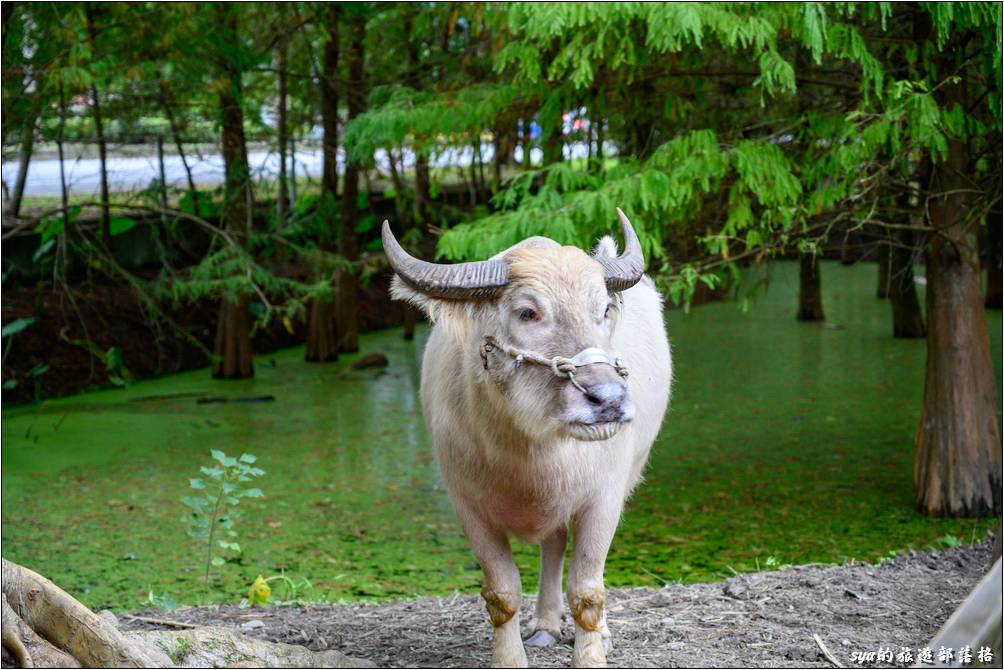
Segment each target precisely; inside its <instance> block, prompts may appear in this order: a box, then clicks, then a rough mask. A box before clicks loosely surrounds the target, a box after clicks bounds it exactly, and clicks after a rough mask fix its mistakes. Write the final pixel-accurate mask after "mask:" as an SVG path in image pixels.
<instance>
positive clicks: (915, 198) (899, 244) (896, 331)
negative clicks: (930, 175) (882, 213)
mask: <svg viewBox="0 0 1004 670" xmlns="http://www.w3.org/2000/svg"><path fill="white" fill-rule="evenodd" d="M899 209H901V210H904V211H907V212H909V218H908V219H907V220H908V222H909V223H910V224H912V225H913V226H914V227H920V226H922V225H923V223H924V213H923V211H922V209H921V200H920V193H919V182H916V181H913V182H911V183H910V191H909V192H907V193H905V194H904V195H903V196H901V197H900V203H899ZM890 237H891V239H890V241H889V246H888V249H889V269H888V273H889V277H888V287H889V304H890V305H891V306H892V334H893V337H899V338H921V337H924V336H926V335H927V329H926V328H925V327H924V315H923V314H921V312H920V302H919V301H918V300H917V285H916V282H915V281H914V279H913V261H914V253H915V251H916V248H915V236H914V233H913V231H912V230H907V229H904V228H896V229H893V230H892V231H891V232H890Z"/></svg>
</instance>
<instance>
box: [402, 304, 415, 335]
mask: <svg viewBox="0 0 1004 670" xmlns="http://www.w3.org/2000/svg"><path fill="white" fill-rule="evenodd" d="M417 322H418V310H417V309H415V308H414V307H412V306H411V305H408V304H406V305H405V306H404V339H406V340H414V339H415V324H416V323H417Z"/></svg>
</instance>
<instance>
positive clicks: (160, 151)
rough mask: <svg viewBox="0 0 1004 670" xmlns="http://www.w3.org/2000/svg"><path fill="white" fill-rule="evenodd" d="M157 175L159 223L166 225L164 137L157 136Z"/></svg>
mask: <svg viewBox="0 0 1004 670" xmlns="http://www.w3.org/2000/svg"><path fill="white" fill-rule="evenodd" d="M157 174H158V176H159V177H160V187H159V188H158V189H157V191H158V193H157V195H159V196H160V210H161V211H160V223H161V224H162V225H164V226H166V225H167V211H166V210H167V170H166V169H165V168H164V137H163V135H157Z"/></svg>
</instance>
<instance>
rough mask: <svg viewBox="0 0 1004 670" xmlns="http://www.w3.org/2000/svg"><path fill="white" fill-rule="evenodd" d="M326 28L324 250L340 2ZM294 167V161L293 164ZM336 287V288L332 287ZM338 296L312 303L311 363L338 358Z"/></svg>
mask: <svg viewBox="0 0 1004 670" xmlns="http://www.w3.org/2000/svg"><path fill="white" fill-rule="evenodd" d="M325 11H326V14H325V20H326V23H325V27H326V28H327V32H328V39H327V41H326V42H325V44H324V65H323V70H322V72H321V77H320V79H321V125H322V126H323V128H324V145H323V148H322V163H323V171H322V173H321V193H322V202H323V203H324V208H325V212H326V215H327V216H328V218H329V221H330V225H331V228H332V230H331V236H330V240H322V241H321V243H320V244H321V250H322V252H324V253H330V252H331V251H334V249H335V247H334V240H336V239H337V237H338V230H337V229H336V227H335V217H334V212H335V209H334V208H335V202H336V200H337V198H338V89H339V86H340V79H339V75H338V58H339V27H340V26H339V21H340V18H341V17H340V14H339V8H338V5H335V4H330V5H327V6H326V7H325ZM294 166H295V163H294ZM332 288H333V289H334V288H335V287H334V286H332ZM335 316H336V315H335V296H334V295H332V296H330V297H325V298H315V299H314V300H312V301H311V303H310V314H309V315H308V318H307V347H306V352H305V354H304V358H305V359H306V360H308V361H310V362H312V363H327V362H330V361H335V360H338V332H337V328H336V326H337V324H336V320H335Z"/></svg>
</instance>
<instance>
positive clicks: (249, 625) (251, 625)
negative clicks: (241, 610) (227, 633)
mask: <svg viewBox="0 0 1004 670" xmlns="http://www.w3.org/2000/svg"><path fill="white" fill-rule="evenodd" d="M264 627H265V622H264V621H262V620H261V619H251V620H250V621H245V622H244V623H242V624H241V630H255V629H258V628H264Z"/></svg>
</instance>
